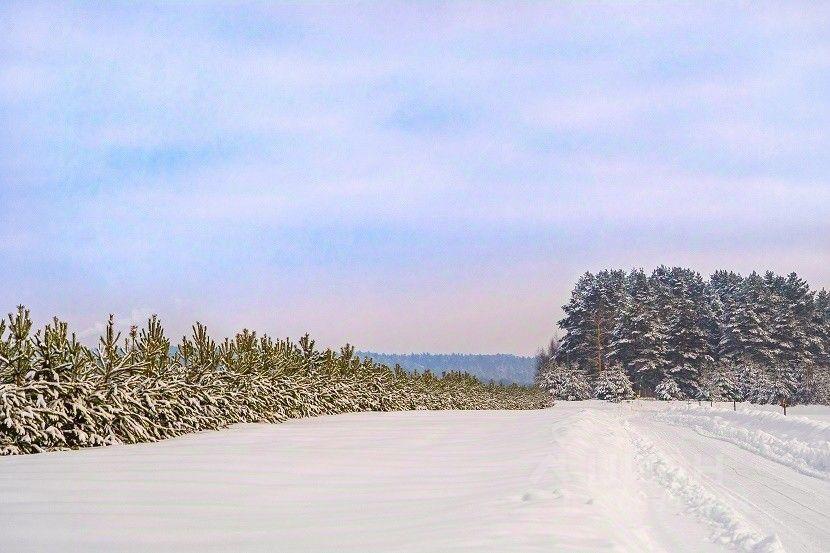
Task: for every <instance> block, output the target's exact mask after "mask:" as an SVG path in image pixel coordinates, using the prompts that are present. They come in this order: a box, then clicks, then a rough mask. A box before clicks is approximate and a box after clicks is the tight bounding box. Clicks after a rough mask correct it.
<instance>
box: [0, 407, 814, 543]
mask: <svg viewBox="0 0 830 553" xmlns="http://www.w3.org/2000/svg"><path fill="white" fill-rule="evenodd" d="M595 550H612V551H636V552H640V551H695V552H697V551H729V550H741V551H757V552H773V551H791V552H797V551H828V550H830V408H826V407H796V408H793V409H791V410H790V411H788V416H787V417H786V418H785V417H784V416H783V415H781V414H780V409H775V408H767V407H755V406H741V405H739V406H738V411H737V412H733V411H732V406H731V404H729V405H726V404H723V405H717V404H716V405H715V407H709V406H708V405H706V404H704V406H701V407H698V406H697V404H696V403H695V404H693V405H688V404H686V403H680V402H676V403H672V404H667V403H663V402H648V401H638V402H633V403H623V404H619V405H614V404H609V403H602V402H596V401H589V402H574V403H565V402H562V403H558V404H557V405H556V406H555V407H553V408H551V409H547V410H542V411H518V412H517V411H512V412H507V411H495V412H485V411H478V412H475V411H466V412H459V411H449V412H435V411H433V412H424V411H421V412H405V413H360V414H348V415H338V416H331V417H320V418H316V419H304V420H294V421H289V422H287V423H285V424H280V425H240V426H236V427H233V428H231V429H228V430H224V431H219V432H208V433H203V434H198V435H190V436H186V437H182V438H177V439H173V440H168V441H165V442H160V443H155V444H145V445H136V446H115V447H108V448H101V449H95V450H85V451H73V452H58V453H49V454H41V455H29V456H20V457H5V458H0V551H3V552H15V551H56V552H62V553H63V552H70V551H107V552H112V551H194V552H196V551H198V552H203V551H281V552H282V551H285V552H292V551H323V552H331V551H338V552H339V551H354V552H362V553H366V552H375V551H377V552H381V551H383V552H388V551H429V552H435V551H441V552H451V551H475V552H482V551H493V552H510V551H595Z"/></svg>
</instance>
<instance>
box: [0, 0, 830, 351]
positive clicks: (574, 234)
mask: <svg viewBox="0 0 830 553" xmlns="http://www.w3.org/2000/svg"><path fill="white" fill-rule="evenodd" d="M705 4H706V5H704V3H689V4H667V3H655V4H636V5H634V4H628V3H621V4H613V3H602V4H582V3H579V4H575V3H574V4H571V3H560V4H556V3H522V4H517V3H513V4H507V3H480V4H476V3H440V2H423V3H401V4H398V3H357V4H348V5H347V4H333V3H328V4H311V3H304V2H303V3H299V2H298V3H285V4H269V3H264V2H263V3H223V2H214V3H200V4H188V3H166V2H165V3H158V4H153V3H151V2H112V3H110V4H109V5H108V6H107V7H105V8H103V9H102V8H101V7H100V6H98V5H96V4H85V3H54V4H37V3H34V2H20V3H16V2H4V3H3V4H2V6H0V120H2V125H0V271H2V274H3V282H4V286H2V287H0V306H3V307H2V308H4V309H7V310H11V309H12V308H13V306H14V305H16V304H17V303H19V302H24V303H25V304H27V305H28V306H30V307H31V308H32V310H33V313H34V315H35V316H36V317H37V318H38V319H39V320H44V319H46V318H47V317H49V316H51V315H53V314H60V315H61V316H63V317H64V318H66V319H68V320H69V321H70V322H71V323H72V324H73V326H75V327H76V328H77V329H80V330H82V331H84V332H85V333H87V335H90V336H91V335H93V334H94V331H95V329H96V325H99V324H100V322H101V321H103V320H104V318H105V316H106V314H107V313H109V312H114V313H116V314H117V315H118V317H119V321H121V322H122V324H129V322H130V321H132V320H141V319H143V318H144V317H145V316H146V315H147V314H149V313H151V312H157V313H158V314H159V315H160V316H161V317H162V319H163V320H165V321H166V322H167V323H168V326H169V328H170V329H171V331H172V333H173V334H174V335H177V334H180V333H181V332H184V331H185V330H187V329H188V328H189V325H190V324H191V323H192V322H193V321H194V320H197V319H198V320H201V321H203V322H205V323H207V324H208V326H209V328H210V329H212V330H214V331H215V332H216V333H217V334H225V333H229V332H232V331H234V330H237V329H239V328H241V327H242V326H248V327H251V328H255V329H260V330H267V331H269V332H271V333H273V334H276V335H289V336H297V335H299V334H301V333H303V332H305V331H310V332H312V333H313V334H314V335H315V336H317V337H318V339H319V341H320V342H322V343H324V344H331V345H334V344H340V343H342V342H345V341H347V340H348V341H350V342H352V343H355V344H357V345H358V346H359V347H363V348H371V349H376V350H383V351H421V350H432V351H467V352H496V351H504V352H516V353H531V352H532V351H533V350H535V349H536V347H537V346H539V345H541V344H542V343H544V342H545V340H546V339H547V337H548V336H549V335H551V334H552V332H553V330H554V324H555V321H556V320H557V319H558V318H559V316H560V313H561V312H560V310H559V306H560V305H561V304H562V303H563V302H564V301H565V300H566V299H567V294H568V290H569V289H570V287H571V285H572V283H573V281H574V280H575V278H576V277H577V276H578V275H579V274H581V273H582V272H584V271H585V270H597V269H600V268H603V267H632V266H643V267H646V268H650V267H652V266H655V265H658V264H661V263H665V264H670V265H685V266H691V267H694V268H697V269H698V270H700V271H702V272H709V271H711V270H713V269H715V268H731V269H735V270H739V271H743V272H746V271H749V270H752V269H759V270H763V269H774V270H777V271H780V272H789V271H793V270H794V271H797V272H798V273H800V274H801V275H802V276H804V277H805V278H807V279H808V281H809V282H810V283H811V284H812V285H813V286H814V287H822V286H825V287H830V155H828V152H830V138H828V130H830V107H828V106H830V32H828V31H827V29H830V4H827V3H803V4H802V3H786V4H785V5H782V4H781V3H778V4H775V3H765V2H758V3H705Z"/></svg>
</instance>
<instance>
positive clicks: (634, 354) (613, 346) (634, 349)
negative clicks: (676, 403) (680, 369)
mask: <svg viewBox="0 0 830 553" xmlns="http://www.w3.org/2000/svg"><path fill="white" fill-rule="evenodd" d="M626 281H627V285H626V291H627V295H626V297H625V298H624V300H623V301H622V305H621V308H620V312H619V314H618V316H617V322H616V324H615V326H614V329H613V331H612V334H611V340H610V343H609V355H608V358H609V362H610V363H616V364H619V365H621V366H622V367H623V369H624V370H625V372H626V373H627V374H628V375H629V377H630V378H631V379H632V381H633V382H634V384H635V386H636V388H637V390H640V391H645V392H646V394H647V395H650V393H651V392H653V390H654V387H655V386H656V385H657V382H658V381H659V377H660V375H661V373H662V371H663V369H664V368H665V367H666V365H667V361H666V330H665V326H664V324H663V321H662V320H661V318H660V316H659V313H658V311H657V309H656V308H655V298H654V296H653V294H652V290H651V288H650V286H649V281H648V277H647V276H646V274H645V272H644V271H643V270H642V269H635V270H633V271H631V273H629V275H628V277H627V279H626Z"/></svg>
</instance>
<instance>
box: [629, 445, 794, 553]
mask: <svg viewBox="0 0 830 553" xmlns="http://www.w3.org/2000/svg"><path fill="white" fill-rule="evenodd" d="M631 436H632V440H633V442H634V446H635V448H636V452H637V457H638V458H639V461H640V462H639V463H638V466H639V467H640V470H641V472H642V474H643V476H644V477H646V478H653V479H655V480H657V481H658V482H659V483H660V484H661V485H662V486H665V488H666V490H668V492H669V493H670V494H671V495H672V496H674V497H676V498H677V499H679V500H680V501H681V502H683V503H684V504H685V505H686V506H687V507H688V508H689V509H690V511H692V512H693V513H695V514H696V515H698V516H699V517H700V518H702V519H703V520H704V521H705V522H707V523H708V524H709V525H710V527H711V528H712V530H713V537H714V539H715V540H717V541H718V542H720V543H722V544H724V545H729V546H732V547H734V548H736V549H739V550H741V551H748V552H751V553H784V551H785V550H784V546H783V545H782V544H781V542H780V541H779V540H778V537H777V536H776V535H775V534H763V533H761V532H759V531H757V530H756V529H755V528H753V527H751V526H750V525H749V524H748V523H747V522H746V521H745V520H744V519H743V518H742V517H741V516H740V515H739V514H738V513H736V512H735V511H734V510H733V509H731V508H730V507H729V506H727V505H726V504H725V503H724V502H722V501H721V500H720V499H718V498H717V497H716V496H715V495H713V494H712V493H710V492H709V491H708V490H707V489H706V488H705V487H704V486H703V485H702V484H701V483H700V482H699V481H697V480H696V479H695V478H694V477H692V476H691V475H690V474H689V473H687V472H686V471H685V470H683V468H681V467H680V466H679V465H678V464H677V463H676V462H674V461H673V460H672V458H671V457H669V456H668V455H666V454H664V453H663V452H661V451H660V450H659V449H658V448H657V447H656V446H655V444H654V442H652V441H651V440H649V439H647V438H645V437H643V436H640V435H638V434H637V433H636V432H633V431H632V433H631Z"/></svg>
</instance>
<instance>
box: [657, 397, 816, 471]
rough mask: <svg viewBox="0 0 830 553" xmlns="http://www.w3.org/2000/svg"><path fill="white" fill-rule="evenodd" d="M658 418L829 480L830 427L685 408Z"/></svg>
mask: <svg viewBox="0 0 830 553" xmlns="http://www.w3.org/2000/svg"><path fill="white" fill-rule="evenodd" d="M657 418H658V419H659V420H662V421H664V422H667V423H669V424H673V425H677V426H685V427H688V428H692V429H694V430H695V431H697V432H699V433H701V434H704V435H707V436H709V437H713V438H717V439H720V440H724V441H727V442H730V443H732V444H735V445H737V446H738V447H741V448H743V449H745V450H747V451H751V452H753V453H757V454H758V455H761V456H762V457H765V458H767V459H769V460H771V461H775V462H777V463H780V464H782V465H786V466H788V467H791V468H793V469H795V470H797V471H799V472H801V473H802V474H806V475H808V476H813V477H816V478H821V479H824V480H830V424H826V423H823V422H820V421H815V420H811V419H808V418H805V417H794V416H784V415H782V414H781V413H772V412H766V411H731V410H727V409H719V408H712V407H707V406H703V407H699V406H697V405H686V406H682V407H671V408H669V409H667V410H666V411H664V412H662V413H658V414H657Z"/></svg>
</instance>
